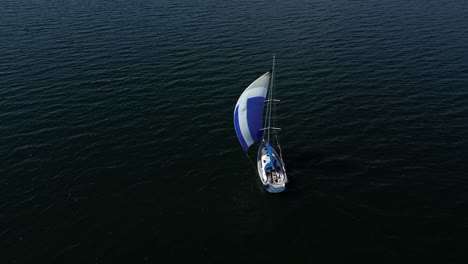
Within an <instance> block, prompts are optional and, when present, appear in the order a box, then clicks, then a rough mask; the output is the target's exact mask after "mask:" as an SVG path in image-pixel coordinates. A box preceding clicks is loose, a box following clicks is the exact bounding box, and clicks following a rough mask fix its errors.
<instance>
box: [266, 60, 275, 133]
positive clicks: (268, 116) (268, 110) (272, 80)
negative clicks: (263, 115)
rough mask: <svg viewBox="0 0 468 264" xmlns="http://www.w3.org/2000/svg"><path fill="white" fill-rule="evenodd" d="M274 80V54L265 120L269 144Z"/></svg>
mask: <svg viewBox="0 0 468 264" xmlns="http://www.w3.org/2000/svg"><path fill="white" fill-rule="evenodd" d="M274 78H275V54H273V66H272V68H271V79H270V89H269V90H270V94H269V96H268V107H267V112H268V113H267V120H268V126H267V128H268V131H267V141H268V142H270V130H271V108H272V103H273V86H274Z"/></svg>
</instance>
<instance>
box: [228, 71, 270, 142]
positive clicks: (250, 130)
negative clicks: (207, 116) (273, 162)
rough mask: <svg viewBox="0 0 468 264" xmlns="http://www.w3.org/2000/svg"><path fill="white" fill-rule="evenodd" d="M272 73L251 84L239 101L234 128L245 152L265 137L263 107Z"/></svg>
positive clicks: (235, 111)
mask: <svg viewBox="0 0 468 264" xmlns="http://www.w3.org/2000/svg"><path fill="white" fill-rule="evenodd" d="M270 78H271V72H267V73H265V74H263V75H262V76H260V77H259V78H258V79H257V80H255V81H254V82H253V83H251V84H250V85H249V86H248V87H247V88H246V89H245V90H244V92H243V93H242V94H241V96H240V97H239V100H237V104H236V108H235V109H234V128H235V129H236V134H237V138H238V139H239V142H240V144H241V145H242V148H243V149H244V151H247V150H248V148H249V147H250V145H252V144H253V143H255V142H256V141H257V140H259V139H261V138H262V136H263V130H262V126H263V122H262V121H263V105H264V103H265V97H266V95H267V92H268V86H269V83H270Z"/></svg>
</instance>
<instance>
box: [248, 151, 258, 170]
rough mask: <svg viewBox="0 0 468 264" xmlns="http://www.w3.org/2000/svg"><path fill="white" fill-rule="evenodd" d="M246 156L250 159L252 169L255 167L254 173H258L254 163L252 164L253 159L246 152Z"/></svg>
mask: <svg viewBox="0 0 468 264" xmlns="http://www.w3.org/2000/svg"><path fill="white" fill-rule="evenodd" d="M245 155H246V156H247V158H248V159H249V161H250V164H252V167H253V169H254V172H257V170H256V168H255V165H254V163H253V162H252V159H251V158H250V156H249V154H247V152H245Z"/></svg>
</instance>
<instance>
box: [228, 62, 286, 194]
mask: <svg viewBox="0 0 468 264" xmlns="http://www.w3.org/2000/svg"><path fill="white" fill-rule="evenodd" d="M274 74H275V56H273V67H272V69H271V70H270V71H268V72H266V73H265V74H263V75H261V76H260V77H258V78H257V79H256V80H255V81H253V82H252V83H251V84H250V85H249V86H248V87H247V88H246V89H245V90H244V92H243V93H242V94H241V96H240V97H239V99H238V100H237V103H236V107H235V108H234V128H235V131H236V134H237V138H238V139H239V142H240V144H241V146H242V148H243V149H244V151H245V152H246V153H247V151H248V150H249V147H250V146H251V145H253V144H254V143H256V142H260V144H259V148H258V153H257V170H258V175H259V177H260V180H261V182H262V184H263V187H264V188H265V190H266V191H268V192H270V193H279V192H282V191H284V190H286V184H287V182H288V177H287V175H286V168H285V167H284V162H283V157H282V154H281V147H280V144H279V138H278V133H277V132H278V131H279V130H280V128H278V127H275V123H276V104H277V103H278V102H279V100H276V99H273V92H274V89H273V88H274ZM264 108H266V111H265V113H264ZM276 149H277V150H278V151H279V153H278V152H277V151H276ZM247 156H248V155H247ZM249 159H250V158H249Z"/></svg>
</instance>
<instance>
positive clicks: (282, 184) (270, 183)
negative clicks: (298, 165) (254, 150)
mask: <svg viewBox="0 0 468 264" xmlns="http://www.w3.org/2000/svg"><path fill="white" fill-rule="evenodd" d="M271 149H272V154H273V164H275V166H274V169H272V168H269V169H267V171H265V165H266V164H268V163H269V162H270V156H269V154H268V150H267V147H266V142H265V141H262V144H261V145H260V148H259V149H258V156H257V169H258V175H259V176H260V180H261V181H262V184H263V187H265V189H266V190H267V191H268V192H271V193H279V192H282V191H284V190H286V183H287V182H288V177H287V176H286V169H285V168H284V163H283V160H282V159H281V157H280V156H279V155H278V153H276V151H275V149H274V148H273V147H271Z"/></svg>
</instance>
